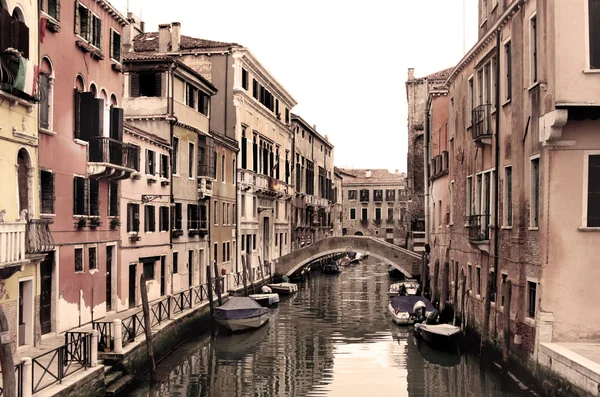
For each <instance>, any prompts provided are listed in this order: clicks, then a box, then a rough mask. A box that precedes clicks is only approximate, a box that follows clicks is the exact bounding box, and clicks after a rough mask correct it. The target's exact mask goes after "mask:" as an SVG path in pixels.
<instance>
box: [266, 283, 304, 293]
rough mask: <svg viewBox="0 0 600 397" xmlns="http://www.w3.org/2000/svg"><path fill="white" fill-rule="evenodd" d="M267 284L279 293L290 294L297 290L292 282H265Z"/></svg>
mask: <svg viewBox="0 0 600 397" xmlns="http://www.w3.org/2000/svg"><path fill="white" fill-rule="evenodd" d="M267 286H268V287H269V288H271V289H272V290H273V292H276V293H278V294H279V295H290V294H293V293H295V292H298V286H297V285H296V284H293V283H278V284H267Z"/></svg>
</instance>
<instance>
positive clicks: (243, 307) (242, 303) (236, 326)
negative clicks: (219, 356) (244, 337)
mask: <svg viewBox="0 0 600 397" xmlns="http://www.w3.org/2000/svg"><path fill="white" fill-rule="evenodd" d="M215 320H216V321H217V323H218V324H219V325H221V326H223V327H225V328H227V329H229V330H230V331H233V332H236V331H245V330H249V329H255V328H259V327H260V326H262V325H263V324H264V323H266V322H267V321H269V309H267V308H266V307H262V306H261V305H259V304H258V303H256V302H255V301H253V300H252V299H250V298H247V297H231V298H229V300H228V301H227V302H225V304H223V305H222V306H219V307H216V308H215Z"/></svg>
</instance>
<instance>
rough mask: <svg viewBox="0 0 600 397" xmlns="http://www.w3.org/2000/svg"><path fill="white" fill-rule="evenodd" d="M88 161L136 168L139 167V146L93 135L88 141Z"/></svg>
mask: <svg viewBox="0 0 600 397" xmlns="http://www.w3.org/2000/svg"><path fill="white" fill-rule="evenodd" d="M89 161H90V162H91V163H107V164H112V165H116V166H120V167H125V168H129V169H131V170H136V169H139V146H136V145H130V144H127V143H123V142H121V141H119V140H116V139H113V138H108V137H104V136H94V137H92V138H91V139H90V142H89Z"/></svg>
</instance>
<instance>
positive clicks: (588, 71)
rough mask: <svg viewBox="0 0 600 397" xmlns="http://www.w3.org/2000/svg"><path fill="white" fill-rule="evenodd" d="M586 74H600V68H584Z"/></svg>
mask: <svg viewBox="0 0 600 397" xmlns="http://www.w3.org/2000/svg"><path fill="white" fill-rule="evenodd" d="M582 73H584V74H600V69H583V70H582Z"/></svg>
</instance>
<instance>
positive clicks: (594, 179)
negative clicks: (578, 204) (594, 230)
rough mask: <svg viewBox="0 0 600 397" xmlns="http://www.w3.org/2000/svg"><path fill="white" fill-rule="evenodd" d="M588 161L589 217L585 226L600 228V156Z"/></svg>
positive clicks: (594, 156)
mask: <svg viewBox="0 0 600 397" xmlns="http://www.w3.org/2000/svg"><path fill="white" fill-rule="evenodd" d="M587 160H588V170H587V171H588V179H587V213H586V215H587V216H586V222H585V226H587V227H600V204H599V203H600V155H591V156H588V158H587ZM584 211H585V210H584Z"/></svg>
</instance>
